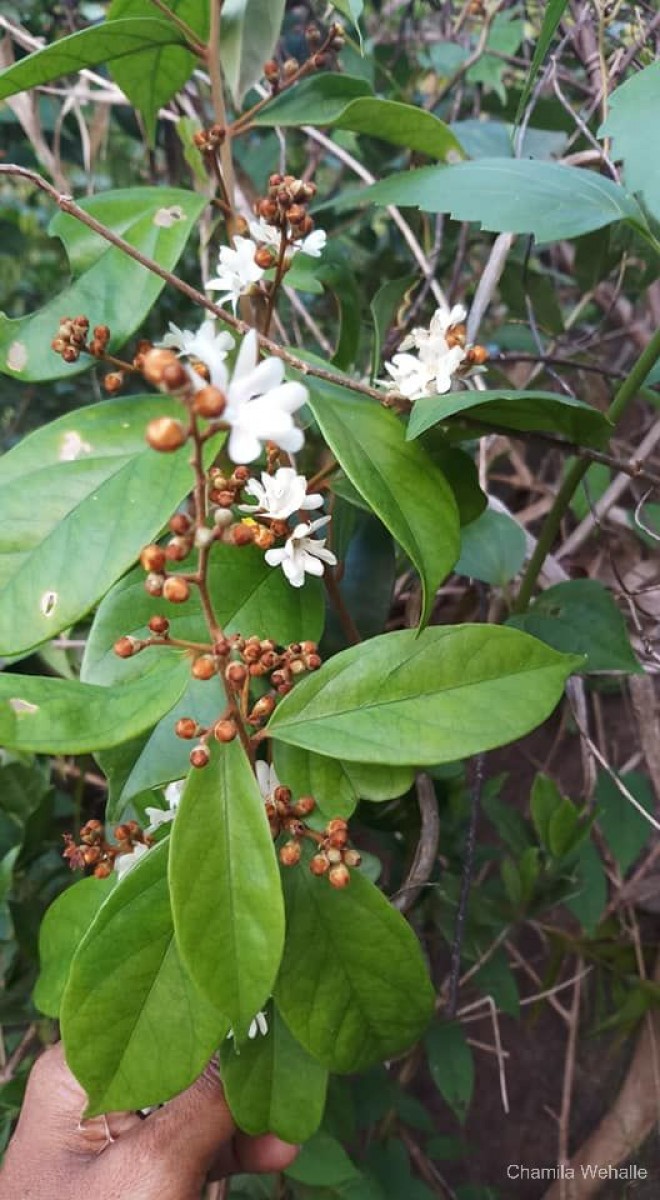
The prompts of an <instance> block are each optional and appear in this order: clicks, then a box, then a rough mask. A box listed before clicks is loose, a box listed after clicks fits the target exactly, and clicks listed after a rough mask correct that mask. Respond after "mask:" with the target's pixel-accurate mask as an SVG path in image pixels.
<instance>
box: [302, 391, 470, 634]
mask: <svg viewBox="0 0 660 1200" xmlns="http://www.w3.org/2000/svg"><path fill="white" fill-rule="evenodd" d="M309 406H310V408H311V410H312V412H313V414H314V416H315V417H316V420H317V421H318V424H319V427H320V429H321V432H322V434H323V436H324V438H325V440H326V442H327V443H328V445H329V447H330V449H331V450H332V452H333V454H334V455H335V457H336V458H337V460H338V462H339V464H340V465H341V467H342V468H343V470H344V471H345V472H346V474H347V476H348V478H349V479H350V481H351V483H353V485H354V486H355V487H356V488H357V490H358V491H359V493H360V495H362V496H363V497H364V499H365V500H366V501H367V503H368V504H369V505H370V507H371V508H372V509H373V511H374V512H375V513H376V515H377V516H378V517H380V519H381V521H382V522H383V524H384V525H385V526H386V527H387V528H388V529H389V531H390V533H391V534H392V535H393V537H394V538H396V540H397V541H398V542H399V545H400V546H401V547H402V548H403V549H404V550H405V552H406V554H407V555H408V556H409V558H410V559H411V561H412V563H413V565H414V566H415V567H416V569H417V570H418V572H419V574H420V577H421V580H422V586H423V593H424V601H423V607H422V617H421V623H422V624H425V623H426V622H427V621H428V618H429V616H430V613H431V609H432V607H433V601H434V597H435V592H436V590H437V588H438V587H439V586H440V584H441V582H442V581H443V579H445V578H446V576H447V574H448V573H449V571H450V570H451V568H452V566H453V565H454V563H455V561H456V559H457V557H458V534H459V521H458V511H457V508H456V502H455V500H454V496H453V493H452V491H451V489H450V487H449V485H448V483H447V481H446V479H445V477H444V475H442V473H441V472H440V471H439V470H438V469H437V467H435V466H434V464H433V462H432V461H431V459H430V458H429V457H428V455H427V454H426V452H425V451H424V450H423V448H422V447H421V446H416V447H413V446H411V445H410V444H409V443H408V442H406V436H405V428H404V426H403V425H402V424H401V422H400V421H399V419H398V418H397V417H395V416H394V414H393V413H391V412H389V411H388V410H387V409H384V408H382V407H381V406H380V405H379V404H377V403H376V402H375V401H371V400H366V399H361V398H360V399H358V398H356V397H355V395H353V394H352V393H351V392H349V391H348V390H347V389H345V388H342V387H336V386H334V385H332V384H324V383H320V381H317V380H315V381H314V385H313V388H312V390H311V392H310V399H309ZM411 451H414V452H413V453H410V452H411Z"/></svg>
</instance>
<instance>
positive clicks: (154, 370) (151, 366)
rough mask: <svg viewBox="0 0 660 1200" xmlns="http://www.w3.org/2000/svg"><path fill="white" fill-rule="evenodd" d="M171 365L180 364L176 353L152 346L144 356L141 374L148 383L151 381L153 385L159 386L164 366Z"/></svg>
mask: <svg viewBox="0 0 660 1200" xmlns="http://www.w3.org/2000/svg"><path fill="white" fill-rule="evenodd" d="M171 366H181V364H180V362H179V360H178V358H177V356H176V354H175V353H174V352H173V351H172V350H165V349H162V348H157V347H155V346H154V347H153V348H152V349H151V350H148V351H147V353H146V354H145V356H144V363H143V364H142V374H143V375H144V377H145V379H146V380H147V381H148V382H149V383H153V384H154V386H155V387H160V385H161V383H162V382H163V371H164V370H165V367H171Z"/></svg>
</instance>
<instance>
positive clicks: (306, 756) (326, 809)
mask: <svg viewBox="0 0 660 1200" xmlns="http://www.w3.org/2000/svg"><path fill="white" fill-rule="evenodd" d="M274 758H275V768H276V770H277V775H278V778H279V779H280V780H281V782H282V783H283V784H284V785H285V786H286V787H290V788H291V790H292V792H293V794H294V796H295V797H296V799H298V798H299V797H300V796H313V797H314V799H315V800H316V803H317V805H318V807H319V809H320V811H321V813H322V814H323V816H324V817H326V818H327V819H328V820H331V819H332V818H333V817H350V816H351V813H353V812H354V811H355V807H356V805H357V802H358V800H373V801H382V800H391V799H393V798H394V797H395V796H402V795H403V794H404V792H407V791H408V789H409V788H410V786H411V784H412V781H413V778H414V771H413V770H412V769H411V768H410V767H391V766H385V765H383V764H381V763H352V762H345V761H344V760H343V759H338V758H327V757H326V756H325V755H323V754H313V753H312V751H311V750H303V749H301V748H300V747H299V746H287V745H286V744H285V743H284V742H276V743H275V746H274Z"/></svg>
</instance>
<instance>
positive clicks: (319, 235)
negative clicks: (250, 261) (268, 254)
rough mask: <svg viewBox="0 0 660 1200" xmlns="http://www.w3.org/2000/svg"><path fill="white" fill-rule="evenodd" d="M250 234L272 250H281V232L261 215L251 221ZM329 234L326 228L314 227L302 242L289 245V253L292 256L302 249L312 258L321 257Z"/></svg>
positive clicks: (303, 252)
mask: <svg viewBox="0 0 660 1200" xmlns="http://www.w3.org/2000/svg"><path fill="white" fill-rule="evenodd" d="M250 234H251V236H252V237H253V238H254V240H255V242H261V243H262V245H264V246H269V247H270V249H271V250H275V251H279V248H280V245H281V233H280V230H279V229H278V228H277V227H276V226H275V225H269V224H268V222H267V221H264V219H263V217H260V218H259V220H258V221H251V222H250ZM327 240H328V235H327V233H326V232H325V229H314V230H312V232H311V233H308V234H307V237H305V238H303V240H302V242H297V243H295V244H294V245H293V246H289V248H288V250H287V254H288V255H289V257H292V256H293V255H294V254H297V253H298V251H299V250H300V251H301V253H302V254H307V255H309V257H310V258H320V257H321V255H322V254H323V251H324V250H325V247H326V243H327Z"/></svg>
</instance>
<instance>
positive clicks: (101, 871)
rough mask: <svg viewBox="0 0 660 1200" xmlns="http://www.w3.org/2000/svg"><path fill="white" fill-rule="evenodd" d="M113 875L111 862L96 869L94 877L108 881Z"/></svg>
mask: <svg viewBox="0 0 660 1200" xmlns="http://www.w3.org/2000/svg"><path fill="white" fill-rule="evenodd" d="M111 874H112V867H111V866H110V863H109V862H101V863H99V865H98V867H95V868H94V876H95V878H96V879H107V878H108V876H109V875H111Z"/></svg>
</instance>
